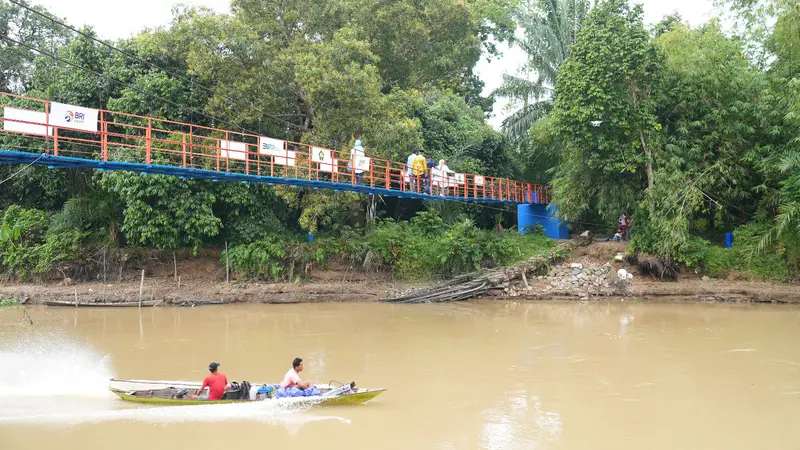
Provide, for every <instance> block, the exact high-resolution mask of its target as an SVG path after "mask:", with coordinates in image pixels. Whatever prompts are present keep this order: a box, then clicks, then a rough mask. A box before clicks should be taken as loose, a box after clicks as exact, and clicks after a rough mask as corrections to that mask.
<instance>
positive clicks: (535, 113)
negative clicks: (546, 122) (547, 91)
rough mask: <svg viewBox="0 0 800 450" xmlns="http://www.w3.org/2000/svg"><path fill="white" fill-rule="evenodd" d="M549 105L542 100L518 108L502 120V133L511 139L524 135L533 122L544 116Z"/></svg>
mask: <svg viewBox="0 0 800 450" xmlns="http://www.w3.org/2000/svg"><path fill="white" fill-rule="evenodd" d="M551 106H552V103H550V102H549V101H543V102H537V103H532V104H530V105H528V106H527V107H523V108H520V109H519V110H517V111H516V112H514V113H513V114H511V115H510V116H508V117H506V118H505V120H503V133H504V134H505V135H506V137H508V138H509V139H512V140H513V139H519V138H521V137H523V136H526V135H527V134H528V131H529V130H530V129H531V127H532V126H533V123H534V122H536V121H537V120H539V119H541V118H542V117H544V116H545V115H546V114H547V112H548V111H549V110H550V108H551Z"/></svg>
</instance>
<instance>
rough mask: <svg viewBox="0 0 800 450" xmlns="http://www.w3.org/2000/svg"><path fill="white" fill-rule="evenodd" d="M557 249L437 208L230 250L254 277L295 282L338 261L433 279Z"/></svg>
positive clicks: (535, 236) (237, 266)
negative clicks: (451, 220)
mask: <svg viewBox="0 0 800 450" xmlns="http://www.w3.org/2000/svg"><path fill="white" fill-rule="evenodd" d="M553 245H554V241H553V240H551V239H547V238H545V237H544V236H542V234H541V233H530V234H524V235H520V234H518V233H516V232H505V233H500V234H498V233H495V232H493V231H486V230H480V229H478V228H476V227H475V225H474V224H473V223H472V222H471V221H470V220H469V219H464V220H462V221H460V222H458V223H455V224H453V225H452V226H448V225H447V224H446V223H445V222H444V220H443V219H442V218H441V217H440V216H439V215H438V213H436V212H435V210H434V211H430V212H426V211H423V212H420V213H419V214H418V215H417V216H416V217H414V218H413V219H412V220H411V221H399V222H397V221H394V220H391V219H387V220H384V221H381V222H380V223H378V224H377V226H375V227H374V228H373V229H370V230H369V231H367V233H366V234H362V233H360V232H358V231H356V230H353V229H351V228H349V227H345V228H342V229H340V230H339V231H338V233H333V234H331V235H328V236H323V237H321V238H318V239H316V240H314V242H307V241H300V240H296V239H286V237H285V236H269V237H265V238H263V239H260V240H258V241H255V242H252V243H249V244H241V245H238V246H235V247H233V248H231V250H230V252H229V262H230V264H231V266H232V267H233V268H234V270H235V271H236V272H238V273H240V274H242V275H245V276H246V277H250V278H253V277H258V278H263V279H274V280H281V279H283V280H293V279H295V278H299V277H301V276H302V275H303V274H304V273H305V272H306V271H307V270H309V269H310V267H312V266H314V265H317V266H321V267H326V266H327V265H329V264H332V263H334V264H346V265H348V266H350V267H351V268H355V269H357V270H358V269H362V270H366V271H371V270H382V271H390V272H392V273H393V274H394V275H395V276H396V277H398V278H400V279H430V278H433V277H437V276H440V277H449V276H452V275H455V274H459V273H463V272H469V271H473V270H476V269H479V268H481V267H494V266H498V265H503V264H509V263H513V262H516V261H519V260H522V259H525V258H529V257H531V256H534V255H536V254H539V253H542V252H544V251H546V250H548V249H550V248H551V247H552V246H553ZM223 260H224V255H223Z"/></svg>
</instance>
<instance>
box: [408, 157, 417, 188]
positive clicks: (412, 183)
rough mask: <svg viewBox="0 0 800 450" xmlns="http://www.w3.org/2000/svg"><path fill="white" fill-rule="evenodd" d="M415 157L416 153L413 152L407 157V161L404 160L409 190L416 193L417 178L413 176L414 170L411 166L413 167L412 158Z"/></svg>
mask: <svg viewBox="0 0 800 450" xmlns="http://www.w3.org/2000/svg"><path fill="white" fill-rule="evenodd" d="M416 157H417V151H416V150H414V151H413V152H411V154H410V155H408V159H407V160H406V177H407V178H408V182H409V188H410V189H409V190H411V191H414V192H416V190H417V178H416V177H415V176H414V169H412V168H411V166H413V165H414V158H416Z"/></svg>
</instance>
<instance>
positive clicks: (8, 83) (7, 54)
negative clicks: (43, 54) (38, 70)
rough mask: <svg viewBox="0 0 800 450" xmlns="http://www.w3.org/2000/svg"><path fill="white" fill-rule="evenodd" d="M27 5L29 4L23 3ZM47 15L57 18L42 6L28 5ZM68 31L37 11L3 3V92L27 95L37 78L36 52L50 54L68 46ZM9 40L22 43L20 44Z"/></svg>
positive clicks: (0, 84) (0, 26) (0, 8)
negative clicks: (35, 74)
mask: <svg viewBox="0 0 800 450" xmlns="http://www.w3.org/2000/svg"><path fill="white" fill-rule="evenodd" d="M23 4H25V5H27V2H24V1H23ZM28 6H30V7H31V8H33V9H34V10H35V11H38V12H40V13H42V14H43V15H45V16H48V17H53V18H56V17H55V16H52V15H51V14H50V13H48V12H47V10H46V9H44V8H42V7H41V6H38V5H28ZM67 38H68V33H67V30H65V29H63V28H60V27H57V26H56V25H55V23H54V22H51V21H48V20H47V19H46V18H45V17H42V16H40V15H38V14H36V13H34V12H31V11H29V10H27V9H25V8H21V7H19V6H17V5H14V4H12V3H7V2H2V3H0V39H2V44H0V91H4V92H26V91H28V90H29V89H30V88H31V82H32V78H33V75H34V64H33V61H34V60H35V59H36V58H37V57H38V53H37V52H36V51H34V50H31V48H28V47H32V48H34V49H45V50H47V51H50V50H52V49H54V48H58V47H61V46H63V45H64V44H66V42H67V41H68V39H67ZM8 39H13V40H15V41H17V42H21V43H22V45H18V44H16V43H14V42H12V41H10V40H8Z"/></svg>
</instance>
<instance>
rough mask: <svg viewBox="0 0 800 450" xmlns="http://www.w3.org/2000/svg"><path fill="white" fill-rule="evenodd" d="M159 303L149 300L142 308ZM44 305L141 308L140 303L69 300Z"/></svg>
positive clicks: (51, 301) (48, 301) (50, 301)
mask: <svg viewBox="0 0 800 450" xmlns="http://www.w3.org/2000/svg"><path fill="white" fill-rule="evenodd" d="M158 303H160V301H158V300H147V301H143V302H142V304H141V306H155V305H157V304H158ZM44 304H45V305H47V306H66V307H72V308H75V307H91V308H100V307H103V308H109V307H113V308H136V307H138V306H140V305H139V302H92V303H88V302H87V303H80V302H79V303H77V304H76V303H75V302H73V301H69V300H46V301H45V302H44Z"/></svg>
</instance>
